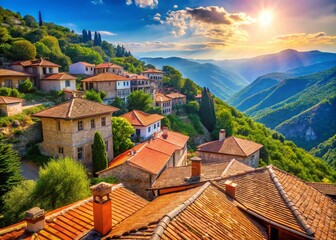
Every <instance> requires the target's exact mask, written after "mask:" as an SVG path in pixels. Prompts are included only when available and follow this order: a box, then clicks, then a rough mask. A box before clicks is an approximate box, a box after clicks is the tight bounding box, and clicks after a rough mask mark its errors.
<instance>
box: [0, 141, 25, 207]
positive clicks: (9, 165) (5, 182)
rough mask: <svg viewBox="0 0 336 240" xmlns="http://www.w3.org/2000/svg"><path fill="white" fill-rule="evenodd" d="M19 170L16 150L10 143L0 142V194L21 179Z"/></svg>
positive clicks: (0, 200) (0, 201) (18, 158)
mask: <svg viewBox="0 0 336 240" xmlns="http://www.w3.org/2000/svg"><path fill="white" fill-rule="evenodd" d="M20 172H21V170H20V157H19V155H18V154H17V152H15V151H14V150H13V149H12V145H9V144H4V143H0V196H3V195H4V194H5V193H6V192H8V191H9V190H11V189H12V188H13V187H14V186H15V185H17V184H18V183H19V182H20V181H22V180H23V178H22V176H21V174H20ZM0 203H2V199H0ZM0 206H2V204H0Z"/></svg>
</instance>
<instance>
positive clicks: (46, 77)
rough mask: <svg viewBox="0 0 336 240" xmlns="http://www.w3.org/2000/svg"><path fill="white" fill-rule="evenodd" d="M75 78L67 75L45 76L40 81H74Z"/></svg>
mask: <svg viewBox="0 0 336 240" xmlns="http://www.w3.org/2000/svg"><path fill="white" fill-rule="evenodd" d="M76 79H77V78H76V77H75V76H72V75H70V74H67V73H54V74H47V75H46V76H45V77H44V78H43V79H42V80H76Z"/></svg>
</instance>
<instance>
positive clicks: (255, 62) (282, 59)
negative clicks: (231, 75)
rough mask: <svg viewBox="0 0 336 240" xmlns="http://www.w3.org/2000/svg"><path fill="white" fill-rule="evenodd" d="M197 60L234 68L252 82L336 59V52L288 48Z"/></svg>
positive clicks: (233, 69)
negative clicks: (260, 53) (267, 75)
mask: <svg viewBox="0 0 336 240" xmlns="http://www.w3.org/2000/svg"><path fill="white" fill-rule="evenodd" d="M195 61H197V62H200V63H204V62H209V63H212V64H215V65H217V66H219V67H224V68H228V69H232V71H234V72H236V73H237V74H240V75H241V76H242V77H244V78H245V79H246V80H247V81H249V82H252V81H254V80H255V79H256V78H257V77H259V76H261V75H264V74H268V73H272V72H287V71H288V70H291V69H294V68H299V67H304V66H309V65H313V64H318V63H322V62H330V61H336V54H335V53H328V52H320V51H309V52H298V51H296V50H293V49H287V50H284V51H281V52H278V53H274V54H267V55H261V56H258V57H254V58H246V59H237V60H219V61H216V60H195ZM333 66H335V65H333ZM321 70H324V69H321Z"/></svg>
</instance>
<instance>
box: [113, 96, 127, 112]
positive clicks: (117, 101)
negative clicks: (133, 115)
mask: <svg viewBox="0 0 336 240" xmlns="http://www.w3.org/2000/svg"><path fill="white" fill-rule="evenodd" d="M111 106H113V107H116V108H119V111H117V112H114V113H113V116H120V115H122V114H124V113H127V112H128V110H127V108H126V103H125V101H124V100H122V99H121V98H119V97H116V98H115V99H114V100H113V102H112V103H111Z"/></svg>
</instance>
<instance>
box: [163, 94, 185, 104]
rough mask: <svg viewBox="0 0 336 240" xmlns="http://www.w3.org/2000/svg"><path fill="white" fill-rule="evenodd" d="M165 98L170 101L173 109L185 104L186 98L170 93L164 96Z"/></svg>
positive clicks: (182, 95)
mask: <svg viewBox="0 0 336 240" xmlns="http://www.w3.org/2000/svg"><path fill="white" fill-rule="evenodd" d="M166 97H169V98H170V99H171V100H172V106H173V107H174V106H178V105H182V104H186V103H187V97H186V95H184V94H182V93H170V94H166Z"/></svg>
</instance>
